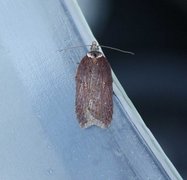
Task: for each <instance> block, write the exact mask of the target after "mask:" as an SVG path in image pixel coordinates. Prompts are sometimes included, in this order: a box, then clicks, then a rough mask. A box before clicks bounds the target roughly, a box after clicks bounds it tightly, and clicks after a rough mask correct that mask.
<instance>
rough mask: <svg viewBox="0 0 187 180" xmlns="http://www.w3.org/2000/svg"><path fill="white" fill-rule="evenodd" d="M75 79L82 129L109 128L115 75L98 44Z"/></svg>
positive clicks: (79, 67) (82, 61)
mask: <svg viewBox="0 0 187 180" xmlns="http://www.w3.org/2000/svg"><path fill="white" fill-rule="evenodd" d="M75 79H76V100H75V106H76V114H77V118H78V121H79V125H80V127H82V128H88V127H90V126H92V125H96V126H99V127H101V128H107V127H109V125H110V123H111V121H112V114H113V99H112V96H113V89H112V73H111V67H110V64H109V62H108V61H107V59H106V57H105V56H104V55H103V53H102V52H100V51H99V45H98V44H97V42H95V41H94V42H92V45H91V48H90V51H89V52H88V53H87V54H86V56H85V57H83V59H82V60H81V62H80V64H79V66H78V68H77V74H76V78H75Z"/></svg>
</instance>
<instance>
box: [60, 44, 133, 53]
mask: <svg viewBox="0 0 187 180" xmlns="http://www.w3.org/2000/svg"><path fill="white" fill-rule="evenodd" d="M88 46H90V47H91V48H90V51H98V50H99V47H103V48H106V49H112V50H114V51H119V52H122V53H125V54H131V55H134V53H133V52H130V51H124V50H122V49H118V48H114V47H110V46H105V45H99V44H98V43H97V42H96V41H93V42H92V44H91V45H80V46H74V47H69V48H64V49H60V50H58V51H59V52H61V51H66V50H69V49H74V48H80V47H88Z"/></svg>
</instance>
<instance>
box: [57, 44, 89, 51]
mask: <svg viewBox="0 0 187 180" xmlns="http://www.w3.org/2000/svg"><path fill="white" fill-rule="evenodd" d="M87 46H92V45H80V46H73V47H69V48H64V49H60V50H58V51H59V52H61V51H66V50H69V49H74V48H80V47H87Z"/></svg>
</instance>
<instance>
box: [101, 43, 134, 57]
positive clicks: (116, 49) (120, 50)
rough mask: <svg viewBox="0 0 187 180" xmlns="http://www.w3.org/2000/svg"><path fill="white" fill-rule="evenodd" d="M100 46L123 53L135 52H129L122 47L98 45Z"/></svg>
mask: <svg viewBox="0 0 187 180" xmlns="http://www.w3.org/2000/svg"><path fill="white" fill-rule="evenodd" d="M99 46H100V47H103V48H106V49H112V50H114V51H119V52H122V53H125V54H131V55H135V53H133V52H130V51H124V50H122V49H118V48H114V47H110V46H104V45H99Z"/></svg>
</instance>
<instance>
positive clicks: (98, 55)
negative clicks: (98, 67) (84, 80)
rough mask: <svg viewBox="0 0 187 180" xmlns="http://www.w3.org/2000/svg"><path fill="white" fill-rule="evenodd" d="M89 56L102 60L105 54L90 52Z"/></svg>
mask: <svg viewBox="0 0 187 180" xmlns="http://www.w3.org/2000/svg"><path fill="white" fill-rule="evenodd" d="M87 56H88V57H90V58H96V59H97V58H100V57H102V56H103V54H102V53H101V52H99V51H90V52H88V53H87Z"/></svg>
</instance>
